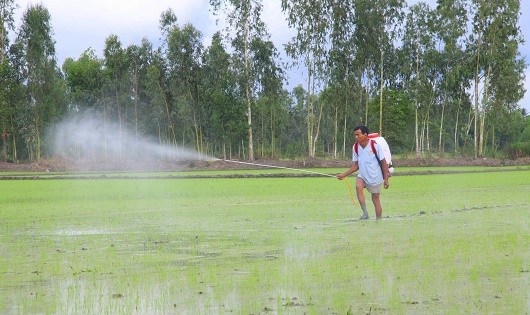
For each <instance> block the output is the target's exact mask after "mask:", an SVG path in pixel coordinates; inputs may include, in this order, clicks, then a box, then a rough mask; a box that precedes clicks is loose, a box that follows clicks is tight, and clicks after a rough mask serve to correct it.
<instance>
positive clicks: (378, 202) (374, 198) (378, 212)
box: [372, 193, 383, 219]
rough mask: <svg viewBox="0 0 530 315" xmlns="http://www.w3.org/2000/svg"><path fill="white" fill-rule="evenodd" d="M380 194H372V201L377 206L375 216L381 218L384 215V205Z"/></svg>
mask: <svg viewBox="0 0 530 315" xmlns="http://www.w3.org/2000/svg"><path fill="white" fill-rule="evenodd" d="M379 196H380V194H377V193H376V194H372V201H373V203H374V207H375V217H376V218H377V219H381V216H382V215H383V207H382V206H381V199H380V198H379Z"/></svg>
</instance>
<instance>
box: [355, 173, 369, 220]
mask: <svg viewBox="0 0 530 315" xmlns="http://www.w3.org/2000/svg"><path fill="white" fill-rule="evenodd" d="M364 186H365V184H364V180H362V178H357V180H356V181H355V191H356V192H357V200H359V205H360V206H361V209H362V210H363V215H362V216H361V220H366V219H368V211H367V210H366V200H365V198H364Z"/></svg>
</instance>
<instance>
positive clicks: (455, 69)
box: [434, 0, 471, 153]
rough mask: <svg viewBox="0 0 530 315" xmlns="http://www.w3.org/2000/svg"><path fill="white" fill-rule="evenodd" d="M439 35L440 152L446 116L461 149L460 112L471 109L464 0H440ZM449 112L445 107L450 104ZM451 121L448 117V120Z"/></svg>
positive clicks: (437, 24) (455, 149)
mask: <svg viewBox="0 0 530 315" xmlns="http://www.w3.org/2000/svg"><path fill="white" fill-rule="evenodd" d="M434 13H435V20H434V26H435V32H436V34H435V35H436V39H437V40H439V41H440V42H441V44H442V47H443V50H442V51H441V52H440V54H441V55H440V60H439V62H438V63H439V64H440V65H439V66H438V68H441V69H440V70H441V72H442V76H441V77H442V81H443V82H442V83H441V84H440V90H441V91H442V93H443V95H442V96H441V98H440V101H441V106H440V107H441V108H440V117H439V119H440V124H439V135H438V152H439V153H443V151H444V137H443V135H444V134H448V129H449V127H445V125H444V124H445V120H446V119H445V118H446V116H448V114H449V115H451V116H450V118H452V119H453V122H454V131H453V140H454V143H453V146H454V152H455V153H457V152H458V147H459V145H458V140H459V132H458V131H459V129H460V116H461V115H464V117H465V115H466V114H467V113H469V110H470V109H471V107H469V106H468V105H469V102H468V101H467V100H468V92H467V91H468V90H469V88H470V85H469V82H470V77H469V74H470V71H469V68H468V67H467V66H466V65H467V64H469V58H468V55H467V54H466V52H465V47H464V44H465V37H466V35H467V25H468V15H467V8H466V1H465V0H451V1H442V0H439V1H438V5H437V7H436V9H435V12H434ZM448 105H449V106H450V107H449V112H447V111H446V108H447V106H448ZM448 121H449V120H448ZM464 136H467V135H464Z"/></svg>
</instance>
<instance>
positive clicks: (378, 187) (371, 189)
mask: <svg viewBox="0 0 530 315" xmlns="http://www.w3.org/2000/svg"><path fill="white" fill-rule="evenodd" d="M381 186H382V184H379V185H375V186H368V185H366V184H365V186H364V187H365V188H366V190H368V191H369V192H370V193H372V194H380V193H381Z"/></svg>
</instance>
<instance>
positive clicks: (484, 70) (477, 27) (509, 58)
mask: <svg viewBox="0 0 530 315" xmlns="http://www.w3.org/2000/svg"><path fill="white" fill-rule="evenodd" d="M471 4H472V11H473V34H472V36H470V38H469V42H470V48H471V49H472V51H473V52H474V55H475V97H474V108H475V110H474V116H475V120H474V133H475V135H474V136H475V137H474V144H475V145H474V156H475V158H477V157H478V156H483V155H484V145H485V143H484V142H485V140H484V139H485V136H484V132H485V128H486V124H485V123H486V117H487V116H488V114H489V113H491V112H497V111H498V110H501V109H503V108H507V109H510V110H513V108H514V107H515V106H516V104H517V102H518V101H519V100H520V99H521V98H522V96H523V93H524V92H523V91H524V89H523V76H524V75H523V71H524V68H525V65H524V61H523V60H522V59H521V57H520V54H519V49H518V45H519V43H521V42H522V38H521V34H520V29H519V26H518V21H519V14H520V1H518V0H500V1H495V2H490V1H484V0H471ZM479 85H482V86H483V90H482V93H480V92H479ZM492 118H494V117H492ZM494 127H495V125H494V124H492V125H491V126H490V128H491V129H492V138H493V136H494Z"/></svg>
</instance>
